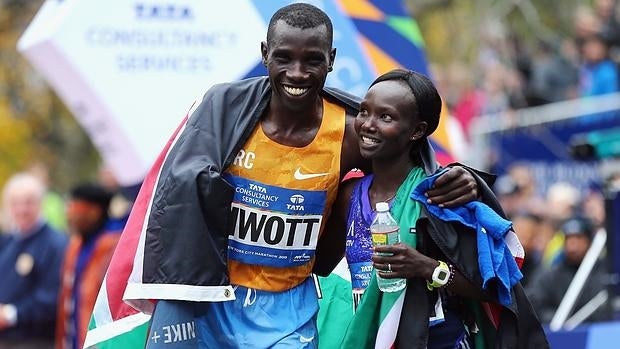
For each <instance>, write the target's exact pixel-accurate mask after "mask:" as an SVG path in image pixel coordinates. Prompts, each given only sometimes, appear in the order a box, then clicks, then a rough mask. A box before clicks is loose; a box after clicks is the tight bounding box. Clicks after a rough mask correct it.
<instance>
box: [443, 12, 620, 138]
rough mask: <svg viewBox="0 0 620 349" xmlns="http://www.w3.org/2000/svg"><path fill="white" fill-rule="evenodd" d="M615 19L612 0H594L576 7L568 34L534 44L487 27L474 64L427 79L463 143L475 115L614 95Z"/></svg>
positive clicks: (619, 33) (619, 29)
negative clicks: (455, 123)
mask: <svg viewBox="0 0 620 349" xmlns="http://www.w3.org/2000/svg"><path fill="white" fill-rule="evenodd" d="M619 18H620V9H619V7H618V5H617V1H616V0H594V1H593V5H592V6H591V7H589V6H583V7H579V8H577V10H576V12H575V14H574V22H573V34H572V36H570V37H564V38H544V39H543V38H540V39H539V40H538V41H537V42H536V43H534V44H532V43H528V44H526V43H525V42H524V41H523V40H521V39H520V38H519V37H518V36H516V35H512V34H510V33H506V32H505V30H503V29H502V27H501V26H500V25H492V24H489V27H488V28H487V29H486V30H484V31H483V33H481V36H480V48H479V50H478V51H477V59H476V64H474V66H470V65H465V64H462V63H460V62H456V63H451V64H447V65H446V66H434V67H433V77H434V78H435V80H436V82H437V86H438V88H439V90H440V92H441V95H442V96H443V97H444V100H445V101H446V103H447V105H448V107H449V110H450V111H451V114H452V115H453V116H454V117H455V119H456V120H457V121H458V122H459V124H460V126H461V127H462V129H463V131H464V134H465V137H466V138H467V139H468V138H469V137H471V132H472V130H471V127H472V122H473V121H474V119H476V118H478V117H480V116H481V115H487V114H493V113H498V112H503V111H507V110H513V109H518V108H524V107H532V106H539V105H543V104H547V103H552V102H558V101H563V100H567V99H573V98H578V97H587V96H596V95H603V94H607V93H613V92H617V91H619V89H620V83H619V69H618V67H619V65H618V63H619V62H620V21H619Z"/></svg>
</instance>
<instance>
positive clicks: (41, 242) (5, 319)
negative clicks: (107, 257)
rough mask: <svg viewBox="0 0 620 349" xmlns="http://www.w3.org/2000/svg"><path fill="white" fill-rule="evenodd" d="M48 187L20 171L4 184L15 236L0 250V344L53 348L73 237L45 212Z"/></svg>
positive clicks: (14, 348) (14, 347) (13, 348)
mask: <svg viewBox="0 0 620 349" xmlns="http://www.w3.org/2000/svg"><path fill="white" fill-rule="evenodd" d="M44 195H45V186H44V185H43V183H42V182H41V180H40V179H39V178H37V177H35V176H33V175H32V174H28V173H19V174H16V175H14V176H13V177H11V178H10V179H9V181H8V182H7V184H6V186H5V188H4V195H3V199H4V208H5V209H6V210H7V211H8V212H7V217H8V219H9V222H8V223H9V229H8V233H9V235H7V236H6V238H5V239H6V241H4V243H3V246H2V249H1V250H0V275H2V287H0V348H2V349H4V348H11V349H30V348H32V349H45V348H52V347H53V342H54V324H55V316H56V302H57V299H58V289H59V284H60V265H61V262H62V256H63V253H64V250H65V247H66V243H67V238H66V236H65V235H63V234H61V233H58V232H57V231H55V230H54V229H53V228H51V227H50V226H49V225H48V224H47V223H46V222H45V221H44V220H43V219H42V214H41V202H42V200H43V197H44Z"/></svg>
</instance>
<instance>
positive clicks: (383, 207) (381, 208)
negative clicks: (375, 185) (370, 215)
mask: <svg viewBox="0 0 620 349" xmlns="http://www.w3.org/2000/svg"><path fill="white" fill-rule="evenodd" d="M375 208H376V210H377V212H387V211H389V210H390V205H388V203H387V202H377V204H376V205H375Z"/></svg>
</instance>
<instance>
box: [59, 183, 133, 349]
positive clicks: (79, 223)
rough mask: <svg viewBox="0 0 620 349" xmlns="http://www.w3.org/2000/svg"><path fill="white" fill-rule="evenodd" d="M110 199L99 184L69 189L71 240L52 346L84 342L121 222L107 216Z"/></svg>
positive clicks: (68, 348) (69, 348) (64, 348)
mask: <svg viewBox="0 0 620 349" xmlns="http://www.w3.org/2000/svg"><path fill="white" fill-rule="evenodd" d="M111 199H112V193H111V192H109V191H108V190H106V189H105V188H104V187H103V186H101V185H99V184H82V185H78V186H76V187H75V188H73V189H72V191H71V196H70V198H69V202H68V204H67V221H68V223H69V232H70V234H71V240H70V241H69V247H68V248H67V252H66V254H65V259H64V263H63V268H62V271H63V272H62V286H61V291H60V298H59V301H58V305H59V306H58V316H57V327H56V349H77V348H82V346H83V344H84V339H85V338H86V330H87V329H88V322H89V320H90V314H91V311H92V310H93V306H94V305H95V300H96V299H97V294H98V292H99V288H100V287H101V284H102V282H103V278H104V276H105V272H106V270H107V268H108V264H109V262H110V259H111V258H112V254H113V253H114V249H115V247H116V243H117V242H118V239H119V237H120V235H121V232H122V226H121V227H119V226H118V225H117V224H116V222H114V221H109V220H108V210H109V206H110V201H111ZM106 223H109V224H106Z"/></svg>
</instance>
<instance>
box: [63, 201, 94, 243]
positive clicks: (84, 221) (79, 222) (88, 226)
mask: <svg viewBox="0 0 620 349" xmlns="http://www.w3.org/2000/svg"><path fill="white" fill-rule="evenodd" d="M102 217H103V211H102V209H101V207H100V206H99V205H97V204H94V203H92V202H88V201H86V200H80V199H72V200H70V201H69V202H68V203H67V223H68V225H69V230H70V231H71V232H72V233H76V234H79V235H82V236H86V235H89V234H90V233H92V232H94V231H95V230H96V229H98V228H99V226H100V223H101V220H102Z"/></svg>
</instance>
